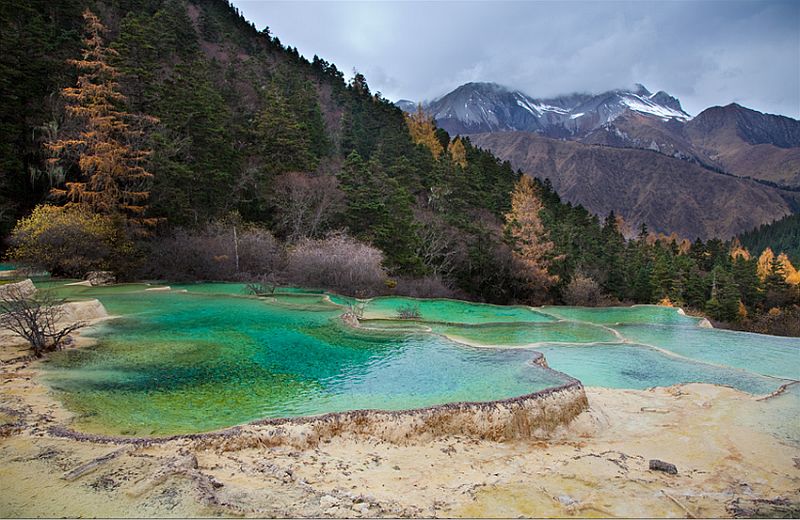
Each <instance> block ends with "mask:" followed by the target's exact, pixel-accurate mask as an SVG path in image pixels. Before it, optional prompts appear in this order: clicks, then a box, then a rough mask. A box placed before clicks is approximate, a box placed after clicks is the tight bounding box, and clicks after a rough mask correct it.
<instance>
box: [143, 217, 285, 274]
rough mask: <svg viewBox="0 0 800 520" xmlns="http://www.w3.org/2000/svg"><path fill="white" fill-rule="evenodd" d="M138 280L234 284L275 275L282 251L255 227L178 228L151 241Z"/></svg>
mask: <svg viewBox="0 0 800 520" xmlns="http://www.w3.org/2000/svg"><path fill="white" fill-rule="evenodd" d="M149 248H150V255H149V259H148V262H147V263H146V265H145V266H144V269H143V272H142V273H141V274H140V277H142V278H163V279H168V280H238V279H242V278H248V277H255V276H259V275H263V274H268V273H271V272H273V271H275V270H276V269H277V268H278V267H279V265H280V262H281V256H282V247H281V245H280V243H279V242H278V241H277V240H275V238H274V237H273V236H272V234H271V233H270V232H269V231H267V230H265V229H261V228H257V227H244V228H238V227H236V226H234V225H231V224H226V223H219V222H217V223H211V224H209V225H208V226H206V227H205V228H203V229H199V230H193V229H183V228H179V229H176V230H174V231H173V232H172V234H170V235H167V236H164V237H160V238H156V239H153V240H152V241H151V242H150V244H149Z"/></svg>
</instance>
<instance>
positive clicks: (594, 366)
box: [39, 282, 800, 435]
mask: <svg viewBox="0 0 800 520" xmlns="http://www.w3.org/2000/svg"><path fill="white" fill-rule="evenodd" d="M39 285H40V286H49V287H51V288H53V289H54V290H55V291H57V292H58V293H59V294H60V295H62V296H65V297H69V298H73V299H86V298H98V299H100V300H101V301H102V302H103V304H104V305H105V307H106V309H107V310H108V312H109V313H110V314H112V315H120V316H122V317H121V318H118V319H114V320H110V321H106V322H103V323H102V324H100V325H98V326H96V327H94V328H93V329H90V330H88V331H87V332H85V334H87V335H90V336H93V337H95V338H97V340H98V343H97V345H96V346H94V347H91V348H86V349H81V350H73V351H65V352H61V353H59V354H58V355H56V356H54V357H53V358H52V359H51V361H49V362H48V363H46V364H45V367H46V381H47V382H48V384H50V386H51V387H52V388H53V389H55V390H56V391H57V393H58V395H59V396H60V397H61V398H62V399H63V400H64V402H65V403H66V404H67V406H68V408H70V409H71V410H72V411H74V412H75V413H76V414H77V419H76V422H77V424H76V427H78V428H79V429H82V430H85V431H97V432H111V433H123V434H130V435H149V434H168V433H183V432H196V431H207V430H212V429H217V428H221V427H225V426H231V425H234V424H240V423H243V422H247V421H251V420H255V419H260V418H268V417H294V416H303V415H314V414H320V413H326V412H334V411H345V410H354V409H365V408H371V409H387V410H400V409H408V408H418V407H424V406H430V405H436V404H443V403H448V402H455V401H490V400H496V399H504V398H509V397H515V396H519V395H524V394H528V393H531V392H534V391H537V390H541V389H544V388H548V387H552V386H557V385H560V384H563V383H565V382H567V381H569V377H567V376H565V375H564V374H560V373H558V372H555V371H552V370H546V369H542V368H541V367H538V366H536V365H534V364H532V363H531V360H532V359H533V358H534V357H535V356H536V353H535V352H536V351H538V352H543V353H544V354H545V356H546V358H547V360H548V362H549V364H550V366H551V367H552V368H553V369H555V370H558V371H562V372H565V373H566V374H569V375H570V376H574V377H577V378H578V379H580V380H581V381H582V382H583V383H584V384H585V385H587V386H605V387H611V388H647V387H652V386H662V385H671V384H675V383H683V382H709V383H718V384H724V385H729V386H733V387H736V388H738V389H740V390H743V391H746V392H751V393H754V394H765V393H769V392H772V391H774V390H775V389H776V388H778V387H779V386H780V385H781V384H783V383H785V382H786V380H785V379H780V378H775V377H769V376H780V377H781V378H792V379H796V378H800V374H798V373H797V367H798V364H797V360H798V358H797V356H798V353H800V340H797V339H787V338H774V337H771V336H759V335H754V334H741V333H727V332H726V331H717V330H709V329H702V328H699V327H697V326H696V323H697V320H696V319H695V318H687V317H685V316H682V315H680V314H678V313H677V312H676V310H675V309H669V308H663V307H655V306H637V307H631V308H613V309H582V308H566V307H564V308H562V307H544V308H541V309H533V308H529V307H522V306H517V307H502V306H494V305H484V304H472V303H467V302H459V301H454V300H413V299H409V298H399V297H386V298H376V299H374V300H371V301H369V302H367V304H366V307H365V317H367V318H371V319H367V320H365V321H364V322H363V326H364V328H365V329H368V330H357V329H351V328H348V327H345V326H343V325H342V324H341V323H340V320H338V319H337V317H338V316H339V315H340V314H341V313H342V312H343V311H344V310H345V308H346V307H344V305H347V304H348V303H350V302H351V300H350V299H347V298H344V297H340V296H337V295H328V294H325V293H323V292H320V291H304V290H302V289H298V288H289V289H281V290H279V291H276V294H274V295H272V296H270V297H267V298H254V297H249V296H246V288H245V286H244V285H243V284H221V283H213V284H183V285H176V284H173V285H171V287H172V290H170V291H148V290H146V289H152V288H154V287H155V286H150V285H146V284H125V285H117V286H112V287H83V286H69V287H68V286H64V285H63V283H61V282H43V283H40V284H39ZM408 305H411V306H415V307H418V308H419V311H420V315H421V317H420V319H418V320H400V319H397V318H396V316H397V313H398V309H399V308H401V307H403V306H408ZM492 320H493V321H492ZM617 323H625V324H626V325H616V324H617ZM469 345H473V346H469ZM487 346H495V347H514V348H487ZM654 347H658V348H654ZM659 349H661V350H659ZM665 351H668V352H665ZM754 352H760V354H761V355H760V358H758V359H755V360H754V361H752V362H748V358H749V356H750V355H751V354H752V353H754ZM712 363H713V364H712Z"/></svg>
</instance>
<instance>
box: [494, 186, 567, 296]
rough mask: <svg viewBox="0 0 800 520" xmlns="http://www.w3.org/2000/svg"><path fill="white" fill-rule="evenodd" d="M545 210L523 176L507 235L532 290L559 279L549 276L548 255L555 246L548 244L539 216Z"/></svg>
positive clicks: (514, 195) (516, 189)
mask: <svg viewBox="0 0 800 520" xmlns="http://www.w3.org/2000/svg"><path fill="white" fill-rule="evenodd" d="M542 208H543V205H542V201H541V200H540V199H539V195H538V194H537V193H536V188H535V186H534V184H533V181H532V180H531V178H530V177H528V176H527V175H523V176H522V177H521V178H520V180H519V181H518V182H517V184H516V186H514V192H513V193H512V194H511V211H510V212H509V213H507V214H506V216H505V217H506V231H507V233H508V235H509V237H510V238H511V240H512V247H513V250H514V257H515V259H516V260H517V261H518V262H519V264H520V266H521V267H522V271H523V275H524V277H525V278H526V279H527V281H528V283H529V284H530V286H531V287H534V288H538V287H546V286H548V285H550V284H552V283H555V282H556V281H557V280H558V278H557V277H556V276H553V275H551V274H549V273H548V272H547V260H546V257H547V254H548V253H549V252H550V251H551V250H552V249H553V243H552V242H550V241H549V240H547V238H546V236H545V231H544V226H543V225H542V220H541V218H540V216H539V213H540V212H541V210H542Z"/></svg>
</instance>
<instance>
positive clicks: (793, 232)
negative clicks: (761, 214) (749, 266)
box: [739, 213, 800, 264]
mask: <svg viewBox="0 0 800 520" xmlns="http://www.w3.org/2000/svg"><path fill="white" fill-rule="evenodd" d="M739 240H741V242H742V245H743V246H744V247H746V248H748V249H749V250H751V251H763V250H764V249H766V248H770V249H772V250H773V251H782V252H784V253H786V254H787V255H788V256H789V258H790V259H791V260H792V263H795V264H800V214H797V213H796V214H794V215H788V216H786V217H784V218H782V219H780V220H776V221H775V222H772V223H770V224H764V225H762V226H759V227H758V228H756V229H753V230H752V231H748V232H747V233H743V234H742V235H740V236H739Z"/></svg>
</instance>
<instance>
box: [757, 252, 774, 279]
mask: <svg viewBox="0 0 800 520" xmlns="http://www.w3.org/2000/svg"><path fill="white" fill-rule="evenodd" d="M774 258H775V253H773V252H772V248H769V247H768V248H766V249H764V251H762V252H761V256H759V257H758V266H757V268H756V272H757V273H758V278H759V279H760V280H761V281H762V282H763V281H764V280H765V279H766V278H767V276H769V273H770V266H771V265H772V260H773V259H774Z"/></svg>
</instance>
